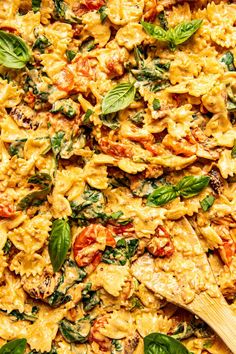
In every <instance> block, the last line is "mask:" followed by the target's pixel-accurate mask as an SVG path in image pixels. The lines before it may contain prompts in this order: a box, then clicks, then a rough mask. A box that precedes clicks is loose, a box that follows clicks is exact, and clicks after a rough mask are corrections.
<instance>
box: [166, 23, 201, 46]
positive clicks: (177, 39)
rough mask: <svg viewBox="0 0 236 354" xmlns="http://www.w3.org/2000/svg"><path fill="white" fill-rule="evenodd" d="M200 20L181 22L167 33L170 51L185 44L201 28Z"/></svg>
mask: <svg viewBox="0 0 236 354" xmlns="http://www.w3.org/2000/svg"><path fill="white" fill-rule="evenodd" d="M201 24H202V20H192V21H190V22H182V23H180V24H179V25H177V26H176V27H174V28H171V29H170V30H169V31H168V40H169V44H170V48H171V49H175V47H176V46H177V45H179V44H182V43H184V42H186V41H187V40H188V39H189V38H190V37H191V36H192V35H193V34H194V33H195V32H196V31H197V30H198V29H199V28H200V26H201Z"/></svg>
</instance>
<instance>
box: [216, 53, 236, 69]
mask: <svg viewBox="0 0 236 354" xmlns="http://www.w3.org/2000/svg"><path fill="white" fill-rule="evenodd" d="M220 61H221V63H224V64H225V65H226V66H227V68H228V70H229V71H236V68H235V65H234V55H233V53H232V52H230V51H229V52H226V53H225V54H224V55H223V57H222V58H221V59H220Z"/></svg>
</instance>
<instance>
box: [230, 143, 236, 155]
mask: <svg viewBox="0 0 236 354" xmlns="http://www.w3.org/2000/svg"><path fill="white" fill-rule="evenodd" d="M231 157H232V158H233V159H235V158H236V139H235V140H234V146H233V149H232V150H231Z"/></svg>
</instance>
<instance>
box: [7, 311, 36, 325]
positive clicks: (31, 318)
mask: <svg viewBox="0 0 236 354" xmlns="http://www.w3.org/2000/svg"><path fill="white" fill-rule="evenodd" d="M9 316H13V317H15V318H16V321H19V320H21V321H29V322H34V321H36V320H37V316H35V315H34V314H32V313H30V314H27V313H25V312H20V311H19V310H12V311H11V312H10V313H9Z"/></svg>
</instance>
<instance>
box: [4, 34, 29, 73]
mask: <svg viewBox="0 0 236 354" xmlns="http://www.w3.org/2000/svg"><path fill="white" fill-rule="evenodd" d="M30 58H31V54H30V50H29V47H28V46H27V44H26V43H25V42H24V41H23V39H21V38H20V37H18V36H15V35H14V34H11V33H8V32H5V31H0V64H1V65H3V66H5V67H7V68H12V69H22V68H24V67H25V65H26V64H27V63H28V61H29V60H30Z"/></svg>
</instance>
